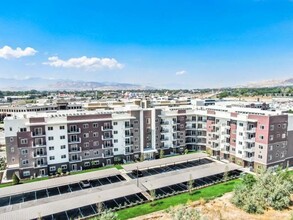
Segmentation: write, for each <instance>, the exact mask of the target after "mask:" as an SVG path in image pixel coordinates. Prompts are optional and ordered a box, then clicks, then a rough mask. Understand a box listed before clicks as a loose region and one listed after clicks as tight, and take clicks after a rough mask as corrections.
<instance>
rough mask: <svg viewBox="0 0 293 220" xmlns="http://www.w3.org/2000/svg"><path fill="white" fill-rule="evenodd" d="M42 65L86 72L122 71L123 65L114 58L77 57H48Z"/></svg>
mask: <svg viewBox="0 0 293 220" xmlns="http://www.w3.org/2000/svg"><path fill="white" fill-rule="evenodd" d="M43 64H45V65H49V66H53V67H64V68H83V69H86V70H99V69H103V68H108V69H122V68H123V64H121V63H119V62H118V61H117V60H115V59H114V58H98V57H86V56H82V57H77V58H70V59H68V60H61V59H59V57H57V56H53V57H49V58H48V62H44V63H43Z"/></svg>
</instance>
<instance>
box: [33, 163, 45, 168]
mask: <svg viewBox="0 0 293 220" xmlns="http://www.w3.org/2000/svg"><path fill="white" fill-rule="evenodd" d="M47 165H48V164H47V162H39V163H37V162H34V163H33V166H34V167H37V168H39V167H46V166H47Z"/></svg>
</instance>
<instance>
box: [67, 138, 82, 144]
mask: <svg viewBox="0 0 293 220" xmlns="http://www.w3.org/2000/svg"><path fill="white" fill-rule="evenodd" d="M80 142H81V138H77V139H71V140H69V141H68V143H69V144H78V143H80Z"/></svg>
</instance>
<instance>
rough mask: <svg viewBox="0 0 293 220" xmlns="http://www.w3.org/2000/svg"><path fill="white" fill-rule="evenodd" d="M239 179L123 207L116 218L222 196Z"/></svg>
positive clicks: (135, 215)
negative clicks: (190, 192)
mask: <svg viewBox="0 0 293 220" xmlns="http://www.w3.org/2000/svg"><path fill="white" fill-rule="evenodd" d="M240 181H241V180H239V179H234V180H231V181H228V182H225V183H220V184H217V185H212V186H208V187H206V188H202V189H198V190H194V192H193V193H192V194H189V193H182V194H179V195H176V196H172V197H168V198H164V199H160V200H155V201H154V202H152V203H151V202H149V203H145V204H142V205H138V206H135V207H131V208H127V209H123V210H120V211H117V214H118V218H119V219H120V220H124V219H129V218H134V217H138V216H141V215H146V214H149V213H152V212H156V211H160V210H164V209H167V208H169V207H171V206H176V205H179V204H185V203H187V201H196V200H200V199H201V198H203V199H205V200H210V199H214V198H216V197H219V196H222V195H223V194H225V193H227V192H231V191H233V189H234V187H235V185H236V184H237V183H239V182H240Z"/></svg>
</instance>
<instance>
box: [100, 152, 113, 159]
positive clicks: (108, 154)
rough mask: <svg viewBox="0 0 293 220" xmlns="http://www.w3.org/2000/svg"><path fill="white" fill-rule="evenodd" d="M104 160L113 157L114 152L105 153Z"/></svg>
mask: <svg viewBox="0 0 293 220" xmlns="http://www.w3.org/2000/svg"><path fill="white" fill-rule="evenodd" d="M102 155H103V158H107V157H113V152H111V153H103V154H102Z"/></svg>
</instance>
